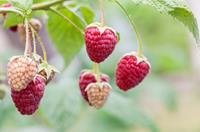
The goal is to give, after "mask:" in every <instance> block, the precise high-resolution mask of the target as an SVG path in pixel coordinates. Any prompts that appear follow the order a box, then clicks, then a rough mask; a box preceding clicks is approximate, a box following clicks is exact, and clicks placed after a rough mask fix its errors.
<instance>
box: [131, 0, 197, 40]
mask: <svg viewBox="0 0 200 132" xmlns="http://www.w3.org/2000/svg"><path fill="white" fill-rule="evenodd" d="M132 2H134V3H136V4H147V5H150V6H152V7H154V8H155V9H156V10H158V11H159V12H161V13H165V14H169V15H171V16H173V17H174V18H176V19H177V20H179V21H180V22H182V23H183V24H184V25H185V26H186V27H187V28H188V30H189V31H190V32H191V33H192V34H193V36H194V37H195V39H196V41H197V43H199V30H198V26H197V22H196V18H195V17H194V15H193V14H192V12H191V10H190V9H189V8H188V7H187V4H186V2H185V1H184V0H132Z"/></svg>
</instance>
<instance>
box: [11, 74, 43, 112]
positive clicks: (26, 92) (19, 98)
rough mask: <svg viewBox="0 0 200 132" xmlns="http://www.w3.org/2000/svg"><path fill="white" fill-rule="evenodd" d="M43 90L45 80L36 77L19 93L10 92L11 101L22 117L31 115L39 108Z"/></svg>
mask: <svg viewBox="0 0 200 132" xmlns="http://www.w3.org/2000/svg"><path fill="white" fill-rule="evenodd" d="M44 90H45V79H44V78H43V77H41V76H36V77H35V78H34V80H33V81H32V82H30V83H29V84H28V85H27V87H26V88H25V89H23V90H21V91H19V92H18V91H14V90H12V91H11V97H12V100H13V102H14V104H15V106H16V107H17V109H18V111H19V112H20V113H21V114H22V115H31V114H33V113H34V112H35V111H36V110H37V109H38V107H39V104H40V100H41V98H42V97H43V94H44Z"/></svg>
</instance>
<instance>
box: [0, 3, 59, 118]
mask: <svg viewBox="0 0 200 132" xmlns="http://www.w3.org/2000/svg"><path fill="white" fill-rule="evenodd" d="M3 7H5V8H9V7H11V4H4V5H3ZM2 15H3V17H4V18H6V17H7V14H6V13H3V14H2ZM28 24H29V25H32V28H34V31H35V32H39V31H40V30H41V22H40V21H39V20H37V19H31V20H29V22H28ZM25 29H26V28H25V26H24V24H18V25H15V26H12V27H10V30H11V31H13V32H18V33H19V36H20V38H21V39H22V40H23V42H24V41H25V40H26V30H25ZM28 33H29V37H30V39H31V41H32V40H33V38H32V37H31V36H32V34H33V32H31V29H30V28H28ZM30 43H32V42H30ZM30 45H31V44H30ZM29 48H30V49H28V50H29V51H30V53H27V54H24V55H20V56H13V57H11V58H10V60H9V62H8V65H7V78H8V84H9V86H10V88H11V97H12V100H13V102H14V104H15V106H16V108H17V110H18V111H19V112H20V113H21V114H22V115H32V114H33V113H35V112H36V110H37V109H38V108H39V104H40V101H41V99H42V97H43V95H44V90H45V86H46V85H47V84H48V83H49V82H50V81H51V80H52V79H53V77H54V75H55V72H57V70H56V69H55V68H54V67H53V66H50V65H49V64H48V63H47V62H46V61H44V60H43V59H42V57H40V56H39V55H37V54H32V51H31V50H32V47H29ZM25 53H26V52H25Z"/></svg>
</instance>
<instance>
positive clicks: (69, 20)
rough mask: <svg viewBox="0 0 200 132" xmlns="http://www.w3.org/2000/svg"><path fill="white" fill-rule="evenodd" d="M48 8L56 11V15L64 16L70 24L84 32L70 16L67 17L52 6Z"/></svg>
mask: <svg viewBox="0 0 200 132" xmlns="http://www.w3.org/2000/svg"><path fill="white" fill-rule="evenodd" d="M50 10H51V11H53V12H54V13H56V14H57V15H59V16H61V17H62V18H64V19H65V20H66V21H68V22H69V23H70V24H72V25H73V26H74V27H75V28H76V29H77V30H78V31H79V32H80V33H81V34H84V31H83V30H82V29H81V28H80V27H78V26H77V25H76V24H75V23H74V22H73V21H72V20H71V19H70V18H68V17H67V16H65V15H64V14H62V13H61V12H60V11H58V10H56V9H54V8H52V7H50Z"/></svg>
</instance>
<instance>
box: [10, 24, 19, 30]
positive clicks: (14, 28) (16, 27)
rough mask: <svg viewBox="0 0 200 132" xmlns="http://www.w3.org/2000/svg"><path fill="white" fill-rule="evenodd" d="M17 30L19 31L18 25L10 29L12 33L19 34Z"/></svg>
mask: <svg viewBox="0 0 200 132" xmlns="http://www.w3.org/2000/svg"><path fill="white" fill-rule="evenodd" d="M17 29H18V26H17V25H16V26H11V27H9V30H10V31H12V32H17Z"/></svg>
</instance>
